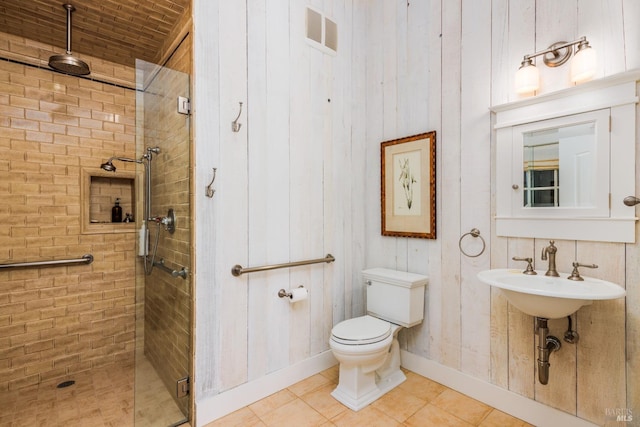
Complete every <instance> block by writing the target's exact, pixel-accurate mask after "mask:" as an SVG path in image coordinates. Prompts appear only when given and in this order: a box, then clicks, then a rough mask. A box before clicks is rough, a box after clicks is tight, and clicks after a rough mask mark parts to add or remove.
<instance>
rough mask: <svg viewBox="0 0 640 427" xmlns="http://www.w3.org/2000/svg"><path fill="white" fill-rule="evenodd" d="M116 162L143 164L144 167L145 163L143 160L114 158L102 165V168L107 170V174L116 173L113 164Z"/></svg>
mask: <svg viewBox="0 0 640 427" xmlns="http://www.w3.org/2000/svg"><path fill="white" fill-rule="evenodd" d="M114 160H120V161H121V162H131V163H142V164H143V165H144V162H143V161H142V160H136V159H130V158H129V157H112V158H110V159H109V160H107V161H106V162H104V163H103V164H101V165H100V168H101V169H104V170H106V171H107V172H115V171H116V167H115V166H114V164H113V161H114Z"/></svg>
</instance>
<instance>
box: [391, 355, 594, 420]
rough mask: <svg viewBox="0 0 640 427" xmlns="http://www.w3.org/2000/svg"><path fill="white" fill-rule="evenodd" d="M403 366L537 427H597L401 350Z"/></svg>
mask: <svg viewBox="0 0 640 427" xmlns="http://www.w3.org/2000/svg"><path fill="white" fill-rule="evenodd" d="M400 358H401V360H402V367H403V368H405V369H408V370H410V371H413V372H415V373H416V374H420V375H422V376H423V377H427V378H429V379H431V380H433V381H436V382H438V383H440V384H442V385H445V386H447V387H449V388H451V389H453V390H456V391H459V392H460V393H463V394H465V395H467V396H469V397H472V398H474V399H476V400H479V401H480V402H483V403H485V404H487V405H489V406H491V407H493V408H496V409H498V410H500V411H502V412H505V413H507V414H510V415H512V416H514V417H517V418H520V419H521V420H524V421H526V422H528V423H530V424H533V425H535V426H540V427H545V426H563V427H594V426H596V424H592V423H590V422H588V421H585V420H583V419H582V418H578V417H576V416H573V415H571V414H568V413H566V412H563V411H560V410H558V409H555V408H552V407H551V406H547V405H544V404H542V403H540V402H536V401H535V400H532V399H529V398H526V397H524V396H521V395H519V394H517V393H514V392H511V391H509V390H505V389H503V388H501V387H498V386H495V385H493V384H490V383H487V382H485V381H482V380H480V379H478V378H475V377H472V376H470V375H467V374H465V373H464V372H460V371H458V370H456V369H453V368H450V367H448V366H444V365H441V364H439V363H437V362H434V361H433V360H429V359H425V358H423V357H420V356H416V355H415V354H412V353H409V352H407V351H404V350H401V351H400Z"/></svg>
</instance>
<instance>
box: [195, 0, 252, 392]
mask: <svg viewBox="0 0 640 427" xmlns="http://www.w3.org/2000/svg"><path fill="white" fill-rule="evenodd" d="M219 7H220V9H219V11H220V12H219V13H220V15H219V18H220V19H219V21H218V28H219V31H220V34H221V35H223V36H222V37H223V39H224V43H220V48H219V55H220V62H219V66H220V70H219V71H220V80H219V84H220V86H219V94H220V128H219V133H218V134H219V139H220V159H223V161H224V162H223V164H222V165H221V167H220V169H219V170H218V174H217V178H216V183H217V192H216V196H215V197H217V199H216V201H217V202H218V203H222V204H223V208H222V209H220V210H219V211H218V212H217V214H218V215H217V218H219V221H220V222H219V224H220V225H221V226H220V227H218V228H217V230H216V233H217V235H218V236H217V241H216V252H217V253H218V254H219V257H218V258H217V261H218V263H217V266H216V267H217V268H216V279H217V281H216V286H217V288H218V290H219V294H218V297H219V298H221V299H222V304H221V305H220V312H219V315H218V318H219V319H220V320H221V322H220V342H219V348H218V351H219V353H218V354H219V355H220V366H223V367H224V369H222V370H221V371H220V372H219V373H218V375H219V377H220V382H221V385H222V387H223V389H227V388H231V387H233V386H236V385H239V384H242V383H243V382H245V381H246V380H247V323H248V319H247V302H248V298H247V293H248V289H247V285H248V283H247V282H248V279H247V278H246V277H240V278H236V277H233V276H232V275H231V274H230V273H229V269H230V268H231V266H233V265H235V264H238V263H240V264H243V265H244V264H246V261H247V259H248V248H247V244H248V229H247V223H248V221H247V216H248V215H247V212H248V203H247V200H248V197H247V187H248V176H247V175H248V173H247V172H248V171H247V169H248V168H247V162H248V158H247V131H246V127H245V128H244V129H241V130H240V132H238V133H234V132H232V131H231V125H230V123H231V121H232V120H233V119H235V116H236V115H237V112H238V102H239V101H240V100H244V99H246V98H247V94H246V91H247V83H246V82H247V55H246V52H247V49H246V43H247V39H246V4H245V3H241V4H233V5H232V4H230V3H227V2H220V3H219ZM238 29H241V30H240V31H239V30H238ZM201 137H202V138H203V139H204V135H202V136H201ZM229 207H232V208H231V209H230V208H229ZM234 241H235V242H241V243H242V244H236V245H229V244H228V243H227V242H234ZM226 349H233V350H232V351H228V350H226Z"/></svg>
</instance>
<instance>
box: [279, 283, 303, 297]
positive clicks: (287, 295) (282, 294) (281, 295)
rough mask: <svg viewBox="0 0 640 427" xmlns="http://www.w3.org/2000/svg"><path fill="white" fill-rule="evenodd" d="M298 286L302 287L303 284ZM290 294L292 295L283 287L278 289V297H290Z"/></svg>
mask: <svg viewBox="0 0 640 427" xmlns="http://www.w3.org/2000/svg"><path fill="white" fill-rule="evenodd" d="M298 288H304V286H302V285H300V286H298ZM291 295H292V294H291V292H287V291H286V290H285V289H280V290H279V291H278V296H279V297H280V298H291Z"/></svg>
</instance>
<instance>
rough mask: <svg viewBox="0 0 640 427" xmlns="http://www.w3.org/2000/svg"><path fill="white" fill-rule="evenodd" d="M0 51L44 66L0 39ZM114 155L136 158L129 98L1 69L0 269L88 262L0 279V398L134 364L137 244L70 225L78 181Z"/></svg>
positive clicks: (79, 81)
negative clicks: (5, 265)
mask: <svg viewBox="0 0 640 427" xmlns="http://www.w3.org/2000/svg"><path fill="white" fill-rule="evenodd" d="M7 50H8V51H10V53H12V54H13V55H14V56H21V57H26V56H28V55H29V54H30V53H33V55H36V56H37V55H43V48H42V46H38V47H34V46H33V45H32V44H30V42H29V41H25V40H21V39H19V38H16V37H13V36H9V35H4V34H2V33H0V51H7ZM25 52H26V53H25ZM3 54H4V53H3ZM44 54H47V52H44ZM28 59H29V58H26V59H25V61H23V62H25V63H29V61H28ZM118 69H121V67H118ZM104 70H107V72H108V67H106V66H103V67H102V71H103V72H104ZM126 74H127V75H131V76H133V75H134V73H133V72H131V73H126ZM131 84H133V83H131ZM114 154H117V155H122V156H128V157H134V156H135V91H134V90H131V89H126V88H123V87H118V86H115V85H110V84H105V83H101V82H97V81H92V80H88V79H84V78H77V77H71V76H66V75H63V74H59V73H55V72H52V71H49V70H46V69H39V68H36V67H32V66H28V65H22V64H20V63H15V62H10V61H6V60H2V59H0V198H1V201H2V203H0V223H1V224H2V226H0V263H9V262H23V261H34V260H48V259H63V258H65V259H66V258H76V257H79V256H82V255H83V254H86V253H90V254H93V256H94V259H95V261H94V262H93V263H92V264H91V265H75V266H58V267H49V268H25V269H11V270H2V271H0V392H1V391H9V390H15V389H19V388H22V387H25V386H30V385H35V384H39V383H41V382H44V381H48V380H52V381H58V380H62V379H67V378H70V377H71V378H72V377H73V374H74V373H75V372H79V371H83V370H88V369H91V368H92V367H95V366H103V365H107V364H110V363H116V362H123V361H130V360H132V357H133V347H134V324H135V319H134V309H135V295H134V279H135V262H136V258H135V249H134V248H135V233H133V232H131V233H102V234H82V233H81V224H80V212H81V203H83V201H82V200H80V197H81V196H80V195H81V191H80V187H81V177H82V171H83V169H86V168H96V169H97V168H98V167H99V165H100V164H101V163H102V162H104V160H106V159H108V158H109V157H111V156H113V155H114ZM120 167H122V168H123V170H128V171H130V172H131V171H134V170H135V165H134V164H126V165H125V164H123V165H119V169H120Z"/></svg>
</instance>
